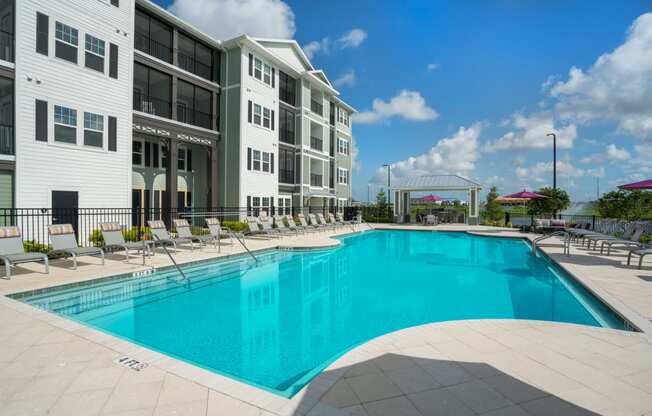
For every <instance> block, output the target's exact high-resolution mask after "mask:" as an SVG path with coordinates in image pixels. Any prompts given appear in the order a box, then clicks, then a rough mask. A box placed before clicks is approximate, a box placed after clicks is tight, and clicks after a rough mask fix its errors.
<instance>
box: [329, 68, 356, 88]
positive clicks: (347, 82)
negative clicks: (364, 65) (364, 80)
mask: <svg viewBox="0 0 652 416" xmlns="http://www.w3.org/2000/svg"><path fill="white" fill-rule="evenodd" d="M355 83H356V78H355V71H354V70H353V69H349V70H348V71H346V72H345V73H343V74H342V76H341V77H339V78H338V79H336V80H335V81H333V85H334V86H336V87H342V86H346V87H352V86H354V85H355Z"/></svg>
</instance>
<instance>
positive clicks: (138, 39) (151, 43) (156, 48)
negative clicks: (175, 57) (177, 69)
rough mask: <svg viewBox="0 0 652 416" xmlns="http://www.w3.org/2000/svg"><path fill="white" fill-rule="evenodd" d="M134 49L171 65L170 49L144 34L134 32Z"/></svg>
mask: <svg viewBox="0 0 652 416" xmlns="http://www.w3.org/2000/svg"><path fill="white" fill-rule="evenodd" d="M134 47H135V48H136V49H138V50H139V51H142V52H145V53H146V54H148V55H151V56H153V57H155V58H158V59H160V60H162V61H165V62H168V63H172V48H171V47H170V46H168V45H165V44H163V43H161V42H158V41H156V40H154V39H152V38H150V37H149V36H147V35H146V34H144V33H138V32H136V34H135V35H134Z"/></svg>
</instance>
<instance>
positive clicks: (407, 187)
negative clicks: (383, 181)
mask: <svg viewBox="0 0 652 416" xmlns="http://www.w3.org/2000/svg"><path fill="white" fill-rule="evenodd" d="M390 188H391V189H394V190H397V191H398V190H404V191H419V190H466V189H475V188H481V185H480V184H479V183H477V182H473V181H471V180H469V179H466V178H463V177H461V176H459V175H424V176H411V177H408V178H403V179H399V180H397V181H396V183H394V184H392V186H391V187H390Z"/></svg>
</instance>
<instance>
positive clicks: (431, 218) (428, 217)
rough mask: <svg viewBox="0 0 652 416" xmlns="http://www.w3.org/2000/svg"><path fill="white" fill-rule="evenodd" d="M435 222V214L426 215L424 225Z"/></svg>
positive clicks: (435, 223)
mask: <svg viewBox="0 0 652 416" xmlns="http://www.w3.org/2000/svg"><path fill="white" fill-rule="evenodd" d="M437 222H438V221H437V217H436V216H435V215H432V214H428V215H426V220H425V225H437Z"/></svg>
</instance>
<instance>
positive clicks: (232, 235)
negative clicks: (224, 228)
mask: <svg viewBox="0 0 652 416" xmlns="http://www.w3.org/2000/svg"><path fill="white" fill-rule="evenodd" d="M229 236H230V237H231V238H233V237H235V239H236V240H238V242H239V243H240V244H241V245H242V247H244V249H245V250H247V253H249V255H250V256H251V258H253V259H254V260H255V261H256V263H258V258H256V256H254V253H252V252H251V250H249V247H247V245H246V244H245V243H244V241H242V239H241V238H240V235H239V234H238V233H234V232H233V231H231V230H229Z"/></svg>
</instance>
